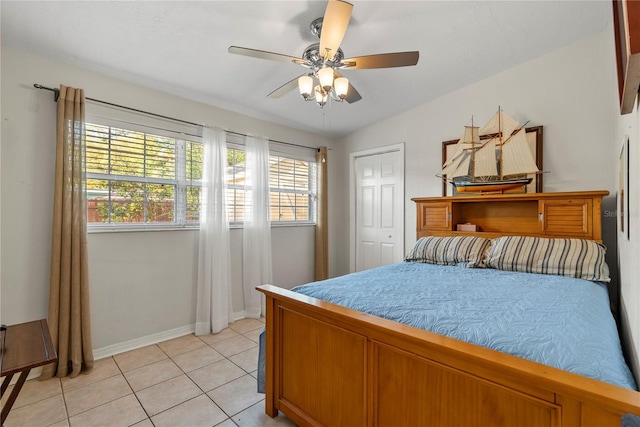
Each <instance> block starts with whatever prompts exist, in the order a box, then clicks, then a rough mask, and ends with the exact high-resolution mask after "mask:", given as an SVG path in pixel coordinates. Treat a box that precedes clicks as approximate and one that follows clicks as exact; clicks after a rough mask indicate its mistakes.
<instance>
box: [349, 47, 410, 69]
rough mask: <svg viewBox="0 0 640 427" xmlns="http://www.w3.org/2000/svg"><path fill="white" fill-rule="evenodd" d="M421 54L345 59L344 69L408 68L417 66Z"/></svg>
mask: <svg viewBox="0 0 640 427" xmlns="http://www.w3.org/2000/svg"><path fill="white" fill-rule="evenodd" d="M419 56H420V52H418V51H415V50H414V51H411V52H395V53H380V54H378V55H367V56H358V57H355V58H347V59H343V60H342V61H341V62H342V64H343V65H344V68H348V69H351V70H357V69H364V68H393V67H408V66H411V65H416V64H417V63H418V58H419Z"/></svg>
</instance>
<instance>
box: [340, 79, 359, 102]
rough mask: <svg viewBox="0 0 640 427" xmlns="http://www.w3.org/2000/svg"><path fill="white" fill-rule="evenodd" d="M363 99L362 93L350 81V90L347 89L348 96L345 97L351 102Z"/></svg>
mask: <svg viewBox="0 0 640 427" xmlns="http://www.w3.org/2000/svg"><path fill="white" fill-rule="evenodd" d="M361 99H362V95H360V93H358V91H357V90H356V88H355V87H353V85H352V84H351V82H349V90H348V91H347V97H346V98H345V99H344V100H345V101H347V102H348V103H349V104H353V103H354V102H358V101H360V100H361Z"/></svg>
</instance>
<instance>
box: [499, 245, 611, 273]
mask: <svg viewBox="0 0 640 427" xmlns="http://www.w3.org/2000/svg"><path fill="white" fill-rule="evenodd" d="M605 252H606V248H605V246H604V245H603V244H601V243H597V242H594V241H593V240H582V239H545V238H542V237H526V236H504V237H499V238H497V239H494V240H493V241H492V243H491V249H489V253H488V254H487V259H486V266H487V267H489V268H496V269H498V270H508V271H522V272H526V273H542V274H556V275H559V276H569V277H577V278H579V279H586V280H592V281H599V282H609V281H610V280H611V279H610V278H609V267H608V266H607V264H606V262H605V260H604V255H605Z"/></svg>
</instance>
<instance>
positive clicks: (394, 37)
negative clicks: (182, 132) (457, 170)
mask: <svg viewBox="0 0 640 427" xmlns="http://www.w3.org/2000/svg"><path fill="white" fill-rule="evenodd" d="M353 3H354V8H353V14H352V17H351V21H350V24H349V27H348V30H347V33H346V36H345V38H344V41H343V43H342V46H341V47H342V50H343V51H344V54H345V56H346V57H354V56H362V55H370V54H376V53H386V52H396V51H408V50H418V51H419V52H420V60H419V62H418V65H417V66H414V67H405V68H392V69H374V70H350V71H349V70H345V71H343V74H344V75H345V76H346V77H348V78H349V79H350V81H351V83H352V84H353V85H354V86H355V87H356V88H357V90H358V91H359V92H360V94H361V95H362V98H363V99H362V100H361V101H359V102H356V103H353V104H347V103H346V102H345V103H342V104H338V103H332V104H330V105H328V106H326V107H325V109H324V110H320V108H319V107H317V106H316V104H315V103H313V102H307V103H305V102H303V100H302V98H301V97H300V96H299V95H298V93H297V90H296V91H293V92H291V93H289V94H287V95H285V96H283V97H282V98H279V99H270V98H267V97H266V95H267V94H269V93H270V92H271V91H272V90H274V89H276V88H278V87H279V86H281V85H282V84H284V83H286V82H288V81H289V80H291V79H293V78H294V77H296V76H298V75H301V74H302V73H304V71H305V70H306V69H304V68H302V67H300V66H298V65H295V64H286V63H280V62H272V61H266V60H261V59H254V58H248V57H244V56H238V55H232V54H229V53H227V49H228V47H229V46H231V45H237V46H243V47H250V48H254V49H260V50H266V51H271V52H276V53H281V54H285V55H290V56H297V57H299V56H301V55H302V52H303V51H304V49H305V48H306V47H307V46H308V45H309V44H311V43H314V42H317V38H316V37H315V36H313V35H312V34H311V33H310V32H309V24H310V22H311V21H312V20H313V19H315V18H318V17H321V16H322V15H323V14H324V9H325V7H326V2H325V1H299V0H289V1H240V0H236V1H195V2H194V1H108V2H101V1H66V2H61V1H43V2H38V1H7V0H2V2H1V4H0V7H1V24H2V26H1V29H2V45H3V46H8V47H12V48H16V49H21V50H25V51H28V52H32V53H35V54H37V55H41V56H44V57H48V58H55V59H57V60H59V61H62V62H65V63H69V64H72V65H76V66H79V67H83V68H87V69H91V70H95V71H99V72H101V73H104V74H107V75H111V76H114V77H118V78H121V79H125V80H128V81H131V82H134V83H139V84H142V85H145V86H149V87H153V88H156V89H160V90H163V91H166V92H169V93H172V94H176V95H180V96H183V97H185V98H189V99H193V100H197V101H201V102H204V103H207V104H211V105H215V106H217V107H221V108H225V109H228V110H232V111H236V112H239V113H244V114H248V115H251V116H254V117H257V118H261V119H266V120H269V121H272V122H276V123H280V124H284V125H287V126H290V127H294V128H298V129H302V130H306V131H311V132H315V133H320V134H323V135H326V136H329V137H337V136H342V135H345V134H348V133H350V132H353V131H355V130H357V129H360V128H362V127H365V126H368V125H370V124H372V123H375V122H376V121H379V120H381V119H383V118H385V117H389V116H392V115H395V114H397V113H400V112H402V111H405V110H407V109H409V108H412V107H414V106H416V105H419V104H423V103H425V102H428V101H430V100H432V99H435V98H437V97H439V96H442V95H444V94H446V93H448V92H451V91H453V90H456V89H458V88H460V87H464V86H466V85H469V84H471V83H473V82H476V81H479V80H481V79H483V78H485V77H488V76H490V75H492V74H495V73H497V72H500V71H502V70H505V69H508V68H511V67H513V66H515V65H517V64H520V63H523V62H526V61H528V60H530V59H532V58H535V57H537V56H540V55H542V54H544V53H547V52H550V51H552V50H554V49H557V48H559V47H561V46H564V45H567V44H569V43H571V42H573V41H576V40H579V39H581V38H583V37H586V36H588V35H591V34H595V33H597V32H600V31H602V30H604V29H605V28H606V27H607V25H608V24H610V22H611V20H612V18H611V14H612V12H611V2H610V1H609V0H599V1H580V0H573V1H354V2H353ZM33 83H41V82H33ZM523 84H525V82H523ZM88 96H91V95H90V94H88ZM108 101H112V102H116V103H117V102H119V101H120V100H117V99H111V100H108ZM131 106H132V107H135V105H131ZM184 119H187V120H188V119H189V118H188V117H185V118H184Z"/></svg>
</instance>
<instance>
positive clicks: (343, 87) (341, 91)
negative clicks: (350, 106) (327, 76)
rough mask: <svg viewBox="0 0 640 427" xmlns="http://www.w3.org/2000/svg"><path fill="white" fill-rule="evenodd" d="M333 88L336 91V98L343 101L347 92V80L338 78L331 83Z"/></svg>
mask: <svg viewBox="0 0 640 427" xmlns="http://www.w3.org/2000/svg"><path fill="white" fill-rule="evenodd" d="M333 88H334V89H335V91H336V96H337V97H338V98H340V99H344V98H345V97H346V96H347V92H349V79H347V78H346V77H338V78H337V79H335V80H334V81H333Z"/></svg>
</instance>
